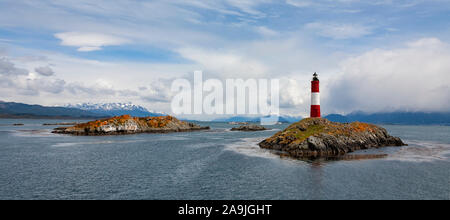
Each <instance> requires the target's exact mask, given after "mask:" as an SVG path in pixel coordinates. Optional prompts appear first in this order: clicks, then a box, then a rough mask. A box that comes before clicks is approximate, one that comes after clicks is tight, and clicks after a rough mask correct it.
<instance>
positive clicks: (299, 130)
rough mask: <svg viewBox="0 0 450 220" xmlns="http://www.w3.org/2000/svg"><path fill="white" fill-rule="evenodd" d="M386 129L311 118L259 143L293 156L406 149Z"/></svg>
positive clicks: (261, 145)
mask: <svg viewBox="0 0 450 220" xmlns="http://www.w3.org/2000/svg"><path fill="white" fill-rule="evenodd" d="M404 145H406V144H404V143H403V142H402V140H400V138H397V137H392V136H390V135H389V134H388V132H387V131H386V129H384V128H381V127H378V126H375V125H372V124H366V123H360V122H354V123H336V122H331V121H329V120H327V119H325V118H307V119H303V120H301V121H299V122H297V123H294V124H292V125H290V126H289V127H288V128H286V129H285V130H283V131H280V132H278V133H276V134H275V135H274V136H272V137H270V138H268V139H266V140H264V141H262V142H261V143H259V146H260V147H261V148H265V149H273V150H278V151H282V152H284V153H287V154H288V155H289V156H291V157H296V158H305V157H330V156H340V155H344V154H346V153H349V152H353V151H356V150H360V149H369V148H378V147H384V146H404Z"/></svg>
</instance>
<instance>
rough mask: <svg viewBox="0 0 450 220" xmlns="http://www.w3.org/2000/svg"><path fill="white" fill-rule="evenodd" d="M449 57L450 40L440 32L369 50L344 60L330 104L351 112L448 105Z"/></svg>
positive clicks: (329, 90) (332, 86)
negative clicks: (438, 36) (394, 46)
mask: <svg viewBox="0 0 450 220" xmlns="http://www.w3.org/2000/svg"><path fill="white" fill-rule="evenodd" d="M449 60H450V45H449V44H447V43H444V42H442V41H440V40H439V39H436V38H425V39H420V40H417V41H414V42H411V43H408V44H407V46H406V47H405V48H398V49H391V50H382V49H375V50H372V51H369V52H366V53H364V54H362V55H359V56H356V57H353V58H351V59H348V60H346V61H344V62H343V63H342V73H341V74H339V75H336V76H334V77H333V79H330V82H329V83H330V86H329V88H326V89H325V91H327V93H328V98H327V99H326V101H325V102H326V103H324V104H325V105H326V107H327V108H333V109H335V110H338V111H347V112H348V111H354V110H363V111H368V112H379V111H395V110H411V111H448V110H449V109H450V102H449V100H450V74H449V73H450V62H449Z"/></svg>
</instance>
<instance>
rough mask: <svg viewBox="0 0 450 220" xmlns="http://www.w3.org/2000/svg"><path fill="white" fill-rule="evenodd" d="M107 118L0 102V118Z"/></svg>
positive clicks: (58, 108) (86, 112) (63, 109)
mask: <svg viewBox="0 0 450 220" xmlns="http://www.w3.org/2000/svg"><path fill="white" fill-rule="evenodd" d="M106 116H107V115H101V114H97V113H93V112H89V111H85V110H81V109H75V108H65V107H45V106H41V105H27V104H22V103H15V102H2V101H0V118H102V117H106Z"/></svg>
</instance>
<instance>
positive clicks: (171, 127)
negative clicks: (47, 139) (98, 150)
mask: <svg viewBox="0 0 450 220" xmlns="http://www.w3.org/2000/svg"><path fill="white" fill-rule="evenodd" d="M206 129H209V127H201V126H198V125H196V124H193V123H189V122H183V121H180V120H178V119H176V118H174V117H172V116H160V117H142V118H140V117H131V116H129V115H123V116H118V117H113V118H108V119H103V120H97V121H91V122H87V123H83V124H77V125H75V126H73V127H62V128H56V129H54V131H53V133H57V134H71V135H83V136H94V135H121V134H136V133H168V132H186V131H198V130H206Z"/></svg>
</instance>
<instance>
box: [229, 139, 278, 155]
mask: <svg viewBox="0 0 450 220" xmlns="http://www.w3.org/2000/svg"><path fill="white" fill-rule="evenodd" d="M264 139H265V138H263V137H258V138H243V139H241V140H240V141H238V142H234V143H231V144H228V145H226V146H225V150H228V151H234V152H236V153H240V154H244V155H246V156H250V157H262V158H271V159H273V158H278V159H279V158H280V156H279V155H277V154H274V153H273V152H271V151H270V150H267V149H262V148H260V147H259V146H258V143H260V142H261V141H263V140H264Z"/></svg>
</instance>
